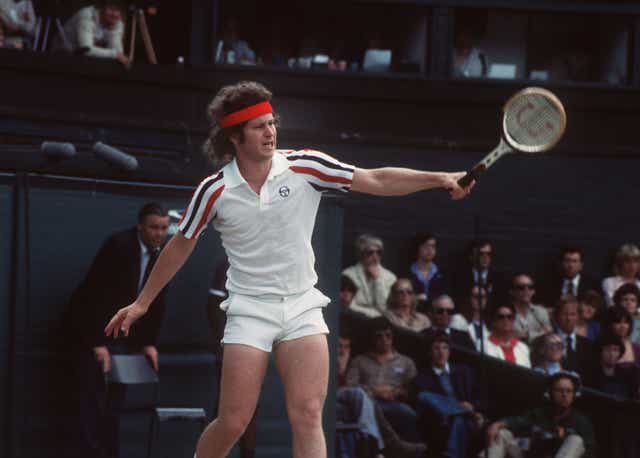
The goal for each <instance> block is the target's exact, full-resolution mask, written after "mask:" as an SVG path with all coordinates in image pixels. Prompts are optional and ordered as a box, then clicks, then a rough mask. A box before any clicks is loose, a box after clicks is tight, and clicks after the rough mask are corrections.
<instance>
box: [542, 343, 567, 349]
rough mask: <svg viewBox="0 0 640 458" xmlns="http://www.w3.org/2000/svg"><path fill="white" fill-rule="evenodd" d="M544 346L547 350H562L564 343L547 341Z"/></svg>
mask: <svg viewBox="0 0 640 458" xmlns="http://www.w3.org/2000/svg"><path fill="white" fill-rule="evenodd" d="M545 347H546V348H548V349H549V350H562V349H563V348H564V345H562V342H549V343H547V345H545Z"/></svg>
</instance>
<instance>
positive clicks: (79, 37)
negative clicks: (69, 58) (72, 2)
mask: <svg viewBox="0 0 640 458" xmlns="http://www.w3.org/2000/svg"><path fill="white" fill-rule="evenodd" d="M123 17H124V3H123V2H122V1H121V0H103V1H102V2H100V4H99V6H87V7H84V8H82V9H80V10H79V11H78V12H77V13H76V14H74V15H73V16H71V18H69V20H67V22H66V23H65V25H64V32H65V34H66V36H67V39H68V40H69V42H70V43H71V49H70V51H72V52H74V53H79V54H83V55H87V56H91V57H99V58H104V59H115V60H117V61H118V62H120V63H121V64H122V65H125V66H128V65H129V58H128V57H127V56H125V55H124V47H123V41H122V40H123V36H124V21H123ZM56 47H57V48H62V47H63V45H62V44H61V43H60V42H59V41H58V42H56Z"/></svg>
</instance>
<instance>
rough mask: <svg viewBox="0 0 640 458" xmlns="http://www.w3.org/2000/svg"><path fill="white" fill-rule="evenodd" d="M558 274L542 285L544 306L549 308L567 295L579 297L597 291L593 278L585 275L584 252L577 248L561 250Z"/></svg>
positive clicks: (597, 286) (596, 284) (596, 283)
mask: <svg viewBox="0 0 640 458" xmlns="http://www.w3.org/2000/svg"><path fill="white" fill-rule="evenodd" d="M558 264H559V268H558V272H557V273H556V274H555V275H554V276H553V277H551V278H549V279H548V280H547V282H546V284H545V285H544V288H543V291H541V292H542V293H543V295H542V297H543V299H544V303H545V305H548V306H551V305H553V304H555V303H556V302H557V301H558V299H560V298H561V297H562V296H565V295H567V294H571V295H572V296H575V297H579V296H581V295H583V294H584V293H585V292H586V291H588V290H599V289H600V286H599V285H598V282H597V281H596V279H595V278H593V277H591V276H589V275H587V274H585V273H584V272H583V271H582V269H583V267H584V252H583V250H582V248H579V247H567V248H565V249H564V250H562V253H561V254H560V259H559V262H558Z"/></svg>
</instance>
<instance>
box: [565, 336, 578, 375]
mask: <svg viewBox="0 0 640 458" xmlns="http://www.w3.org/2000/svg"><path fill="white" fill-rule="evenodd" d="M565 341H566V344H565V345H566V350H567V364H566V367H565V369H568V370H570V371H575V370H576V369H577V366H578V361H577V359H576V352H575V350H574V349H573V347H572V346H571V343H572V342H573V341H572V339H571V336H567V337H566V339H565Z"/></svg>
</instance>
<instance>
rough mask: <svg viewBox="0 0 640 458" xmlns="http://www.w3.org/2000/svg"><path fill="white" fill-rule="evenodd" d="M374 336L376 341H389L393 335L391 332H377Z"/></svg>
mask: <svg viewBox="0 0 640 458" xmlns="http://www.w3.org/2000/svg"><path fill="white" fill-rule="evenodd" d="M374 336H375V337H376V339H380V338H382V337H385V338H387V339H390V338H391V337H392V336H393V333H392V332H391V331H378V332H376V333H375V334H374Z"/></svg>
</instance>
